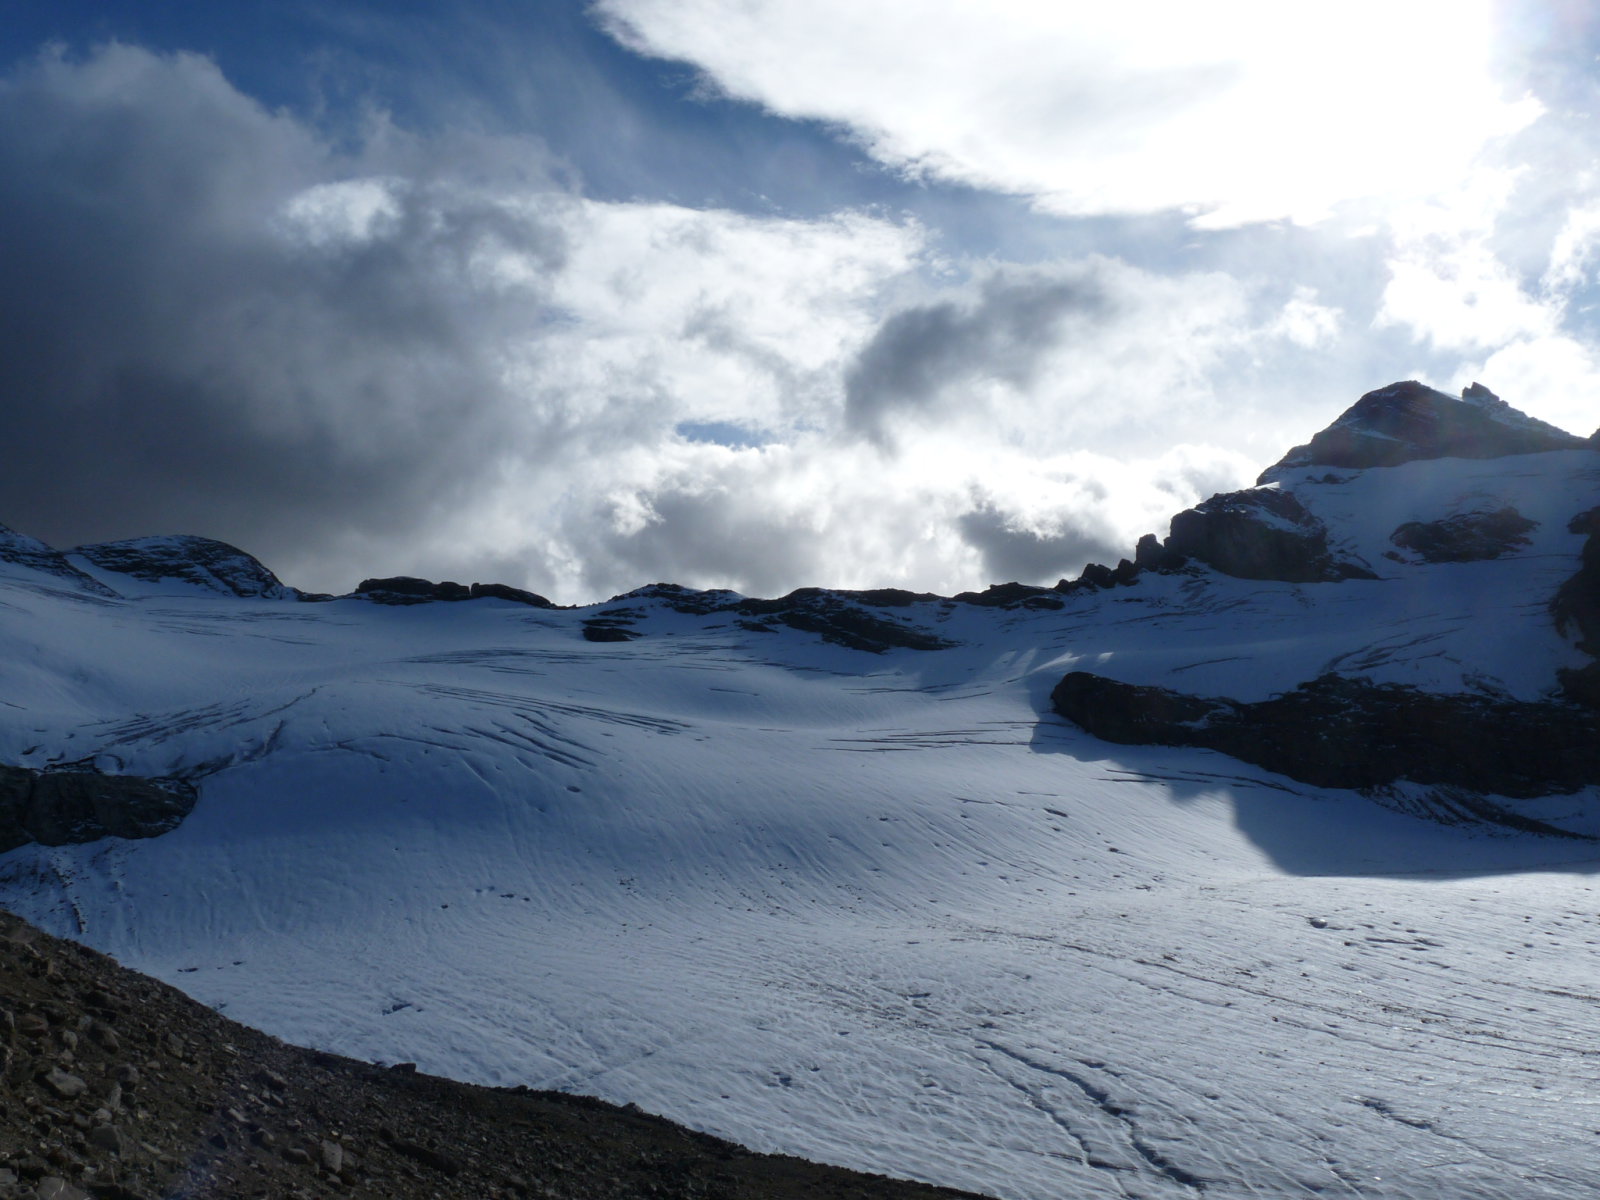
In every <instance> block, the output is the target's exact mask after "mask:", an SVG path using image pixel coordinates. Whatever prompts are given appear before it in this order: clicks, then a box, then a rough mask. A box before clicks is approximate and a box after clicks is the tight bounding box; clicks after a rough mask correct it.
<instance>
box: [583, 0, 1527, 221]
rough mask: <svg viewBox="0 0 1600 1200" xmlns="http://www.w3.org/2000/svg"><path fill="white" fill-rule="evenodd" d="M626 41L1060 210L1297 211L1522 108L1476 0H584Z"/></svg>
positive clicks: (1224, 215) (1242, 215)
mask: <svg viewBox="0 0 1600 1200" xmlns="http://www.w3.org/2000/svg"><path fill="white" fill-rule="evenodd" d="M598 8H599V10H600V11H601V12H602V13H603V14H605V16H606V18H607V19H608V21H609V28H610V29H611V30H612V31H613V32H614V33H615V35H616V36H617V37H618V38H619V39H621V40H622V41H623V42H624V43H625V44H626V45H628V46H630V47H632V48H634V49H637V50H640V51H642V52H645V53H650V54H654V55H657V56H660V57H664V58H671V59H678V60H682V61H685V62H688V63H692V64H694V65H695V66H697V67H698V68H700V69H701V70H702V71H703V72H704V73H705V76H706V78H707V80H708V81H709V82H710V83H711V84H712V85H713V86H715V87H716V88H718V89H720V90H722V91H723V92H725V93H726V94H728V95H730V96H733V97H736V98H739V99H743V100H749V101H753V102H756V103H759V104H762V105H765V106H766V107H768V108H769V109H771V110H772V111H774V112H776V113H780V114H782V115H784V116H790V117H802V118H814V119H818V120H822V121H828V122H835V123H838V124H839V125H840V126H842V127H844V128H845V129H846V130H848V131H849V133H850V134H851V136H853V137H854V138H855V139H856V140H858V141H859V142H860V144H861V145H862V146H864V147H865V148H866V149H867V151H868V152H869V153H871V154H872V155H873V156H874V157H876V158H878V159H879V160H881V161H882V162H884V163H886V164H888V165H890V166H892V167H895V168H898V169H901V170H906V171H910V172H914V173H918V174H923V175H928V176H932V177H936V178H942V179H947V180H951V181H955V182H959V183H964V184H969V185H972V186H974V187H980V188H993V189H998V190H1002V191H1008V192H1015V193H1021V194H1024V195H1027V196H1030V197H1032V198H1033V199H1034V201H1035V203H1036V204H1037V205H1039V206H1040V207H1041V208H1043V209H1045V210H1047V211H1050V212H1054V213H1060V214H1093V213H1137V212H1154V211H1158V210H1162V209H1183V210H1186V211H1189V212H1191V213H1192V214H1193V218H1194V223H1195V224H1196V225H1197V226H1200V227H1208V228H1221V227H1226V226H1230V225H1238V224H1242V223H1245V222H1251V221H1265V220H1273V219H1282V218H1287V219H1291V220H1295V221H1301V222H1305V221H1315V220H1317V219H1319V218H1321V217H1324V216H1326V215H1327V214H1328V213H1329V212H1330V211H1331V210H1333V209H1334V208H1335V207H1336V206H1338V205H1339V204H1341V203H1343V202H1346V201H1352V200H1365V199H1377V200H1380V201H1388V200H1392V199H1404V198H1409V197H1414V196H1418V195H1422V194H1426V193H1427V192H1430V191H1433V190H1435V189H1437V188H1440V187H1442V186H1449V185H1450V184H1451V183H1452V182H1453V181H1454V180H1456V179H1458V178H1459V177H1460V176H1461V175H1462V174H1463V172H1464V171H1465V169H1466V168H1467V166H1468V165H1469V164H1470V163H1471V162H1472V160H1473V158H1474V157H1475V156H1476V155H1477V153H1478V152H1479V151H1480V150H1481V149H1482V147H1483V146H1484V145H1485V143H1486V142H1488V141H1489V140H1491V139H1494V138H1496V137H1499V136H1502V135H1504V134H1507V133H1510V132H1512V131H1514V130H1517V129H1520V128H1522V127H1523V126H1525V125H1527V124H1528V123H1529V122H1530V121H1532V120H1533V119H1534V118H1535V117H1536V116H1537V115H1538V114H1539V112H1540V111H1541V109H1540V106H1539V104H1538V103H1537V102H1536V101H1535V100H1533V99H1532V98H1531V97H1527V96H1519V95H1511V96H1508V95H1504V94H1503V93H1502V90H1501V87H1500V86H1499V84H1498V83H1497V81H1496V79H1495V78H1494V75H1493V68H1492V58H1491V52H1492V49H1493V46H1492V40H1493V32H1494V30H1493V24H1492V21H1491V15H1492V4H1491V3H1490V0H1348V2H1343V3H1339V4H1332V3H1325V2H1319V3H1296V4H1285V3H1281V2H1279V0H1219V2H1217V3H1211V4H1193V3H1188V2H1186V0H1170V2H1150V0H1146V2H1143V3H1127V4H1120V5H1108V4H1103V3H1088V2H1081V0H1080V2H1056V3H1049V2H1045V3H1029V2H1025V0H997V2H995V3H990V4H981V5H980V4H971V3H963V2H961V0H901V2H892V0H886V2H882V3H874V4H860V3H854V2H852V0H600V2H599V4H598Z"/></svg>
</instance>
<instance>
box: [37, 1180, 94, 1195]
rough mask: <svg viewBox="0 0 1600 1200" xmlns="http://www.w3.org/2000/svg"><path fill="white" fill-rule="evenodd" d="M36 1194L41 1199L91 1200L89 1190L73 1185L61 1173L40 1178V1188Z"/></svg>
mask: <svg viewBox="0 0 1600 1200" xmlns="http://www.w3.org/2000/svg"><path fill="white" fill-rule="evenodd" d="M35 1194H36V1195H37V1196H38V1197H39V1200H90V1197H89V1193H88V1192H86V1191H84V1190H83V1189H82V1188H75V1187H73V1186H72V1185H71V1184H70V1183H68V1182H67V1181H66V1180H65V1179H62V1178H61V1177H60V1176H59V1175H46V1176H45V1177H44V1178H43V1179H41V1180H39V1190H38V1192H36V1193H35Z"/></svg>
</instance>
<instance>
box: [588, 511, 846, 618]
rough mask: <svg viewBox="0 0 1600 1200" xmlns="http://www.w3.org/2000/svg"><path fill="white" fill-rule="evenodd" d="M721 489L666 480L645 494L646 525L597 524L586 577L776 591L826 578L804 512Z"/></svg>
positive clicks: (823, 549) (598, 583) (817, 535)
mask: <svg viewBox="0 0 1600 1200" xmlns="http://www.w3.org/2000/svg"><path fill="white" fill-rule="evenodd" d="M750 501H751V498H750V497H749V496H747V495H742V494H740V493H739V492H737V491H732V490H729V489H726V488H708V489H690V488H686V487H679V486H667V487H664V488H662V489H660V490H658V491H656V492H654V493H652V494H651V495H650V496H649V503H650V508H651V520H650V522H649V524H648V525H646V526H644V527H643V528H640V529H637V530H631V531H627V532H622V531H619V530H617V529H615V528H609V527H608V528H597V529H595V530H593V531H592V537H593V540H592V541H591V542H590V544H589V546H588V547H587V549H588V551H589V555H588V560H587V562H586V564H585V567H586V572H587V576H588V578H587V582H588V584H589V586H590V588H591V589H593V590H594V591H596V592H600V591H604V590H611V589H609V588H607V586H606V585H608V584H609V585H612V587H613V588H614V585H615V581H616V580H617V579H618V578H633V579H636V580H637V581H638V583H639V584H643V583H645V582H661V583H689V584H691V585H693V586H699V587H731V588H733V589H735V590H736V591H739V592H742V593H744V594H746V595H755V596H778V595H782V594H784V593H786V592H789V591H791V590H792V589H793V588H795V587H796V586H798V584H797V582H796V581H805V582H806V583H809V584H821V585H824V586H826V585H828V584H830V583H833V584H836V583H837V582H838V581H837V580H832V579H829V578H828V569H829V567H830V565H831V564H830V563H829V561H828V558H829V556H828V553H827V550H828V547H827V545H826V543H825V539H824V535H823V534H822V533H821V532H820V531H818V530H816V529H814V528H810V527H808V524H807V522H806V521H805V520H804V518H803V514H800V515H797V514H794V513H784V512H773V511H770V510H768V509H766V508H764V507H763V506H762V505H761V504H760V503H751V502H750Z"/></svg>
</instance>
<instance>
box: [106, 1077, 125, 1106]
mask: <svg viewBox="0 0 1600 1200" xmlns="http://www.w3.org/2000/svg"><path fill="white" fill-rule="evenodd" d="M106 1107H107V1108H109V1109H110V1110H111V1111H112V1112H118V1111H119V1110H120V1109H121V1108H122V1085H121V1084H120V1083H113V1084H112V1085H111V1087H110V1088H108V1089H107V1091H106Z"/></svg>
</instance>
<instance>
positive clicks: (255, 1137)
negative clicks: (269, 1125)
mask: <svg viewBox="0 0 1600 1200" xmlns="http://www.w3.org/2000/svg"><path fill="white" fill-rule="evenodd" d="M250 1140H251V1141H252V1142H254V1143H255V1144H256V1145H258V1146H261V1147H264V1148H266V1149H268V1150H270V1149H271V1148H272V1147H273V1146H274V1145H276V1144H277V1141H278V1139H277V1138H275V1137H273V1136H272V1130H270V1129H256V1130H252V1131H251V1133H250Z"/></svg>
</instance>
